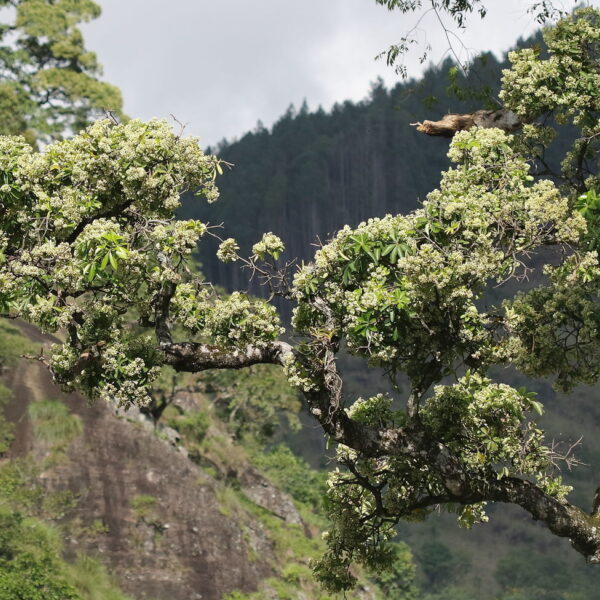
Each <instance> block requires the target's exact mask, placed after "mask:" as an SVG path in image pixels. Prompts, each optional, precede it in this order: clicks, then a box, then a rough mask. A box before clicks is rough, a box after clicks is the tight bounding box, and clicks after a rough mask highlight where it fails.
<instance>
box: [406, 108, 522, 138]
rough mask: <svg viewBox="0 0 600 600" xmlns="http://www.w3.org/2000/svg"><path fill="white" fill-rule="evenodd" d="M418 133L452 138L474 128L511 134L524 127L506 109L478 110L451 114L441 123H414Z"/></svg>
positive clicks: (445, 116)
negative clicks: (496, 129) (492, 128)
mask: <svg viewBox="0 0 600 600" xmlns="http://www.w3.org/2000/svg"><path fill="white" fill-rule="evenodd" d="M413 125H416V127H417V131H420V132H422V133H425V134H427V135H435V136H442V137H452V136H453V135H454V134H455V133H456V132H458V131H463V130H465V129H471V128H472V127H483V128H486V129H489V128H490V127H497V128H498V129H502V130H503V131H506V132H510V131H514V130H515V129H518V128H519V127H521V125H523V123H522V122H521V120H520V119H519V117H517V115H515V113H513V112H512V111H510V110H508V109H506V108H500V109H498V110H477V111H475V112H473V113H470V114H462V115H460V114H455V113H450V114H447V115H444V116H443V117H442V118H441V119H440V120H439V121H423V122H422V123H413Z"/></svg>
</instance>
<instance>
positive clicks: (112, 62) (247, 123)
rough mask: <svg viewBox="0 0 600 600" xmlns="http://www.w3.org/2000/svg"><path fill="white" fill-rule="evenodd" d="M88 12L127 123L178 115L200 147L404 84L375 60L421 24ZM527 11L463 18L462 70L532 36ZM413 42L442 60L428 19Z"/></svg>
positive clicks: (272, 2) (281, 10)
mask: <svg viewBox="0 0 600 600" xmlns="http://www.w3.org/2000/svg"><path fill="white" fill-rule="evenodd" d="M96 1H97V2H98V3H99V4H100V5H101V6H102V10H103V12H102V16H101V17H100V18H99V19H97V20H95V21H93V22H91V23H89V24H86V25H85V26H84V27H83V31H84V36H85V39H86V43H87V46H88V48H89V49H91V50H94V51H95V52H96V53H97V54H98V57H99V59H100V62H101V63H102V64H103V65H104V78H105V79H106V80H107V81H109V82H111V83H114V84H116V85H117V86H119V87H120V88H121V90H122V92H123V96H124V101H125V112H126V113H127V114H128V115H129V116H131V117H136V118H141V119H149V118H151V117H159V118H166V119H170V118H171V117H170V115H174V116H175V117H176V118H177V119H178V120H179V121H181V122H182V123H186V124H187V125H186V132H187V133H188V134H190V135H195V136H198V137H199V138H200V141H201V143H202V144H203V145H204V146H207V145H214V144H216V143H217V142H219V141H220V140H222V139H224V138H227V139H229V140H233V139H235V138H238V137H240V136H241V135H243V134H244V133H245V132H247V131H249V130H251V129H253V128H254V127H255V126H256V123H257V121H258V120H260V121H262V123H263V124H264V125H265V126H267V127H268V126H270V125H272V124H273V122H275V121H276V120H277V118H278V117H279V116H280V115H282V114H283V113H284V112H285V110H286V109H287V107H288V106H289V105H290V104H291V103H293V104H294V105H295V106H296V107H298V106H300V105H301V104H302V102H303V101H304V100H306V101H307V103H308V106H309V108H310V109H311V110H314V109H316V108H318V106H322V107H323V108H325V109H329V108H331V106H332V105H333V104H334V103H335V102H336V101H337V102H342V101H344V100H346V99H350V100H355V101H358V100H362V99H363V98H365V97H366V96H367V94H368V92H369V89H370V84H371V82H374V81H375V80H376V79H377V78H378V77H381V78H382V79H383V80H384V81H385V83H386V85H388V86H393V85H394V84H395V83H397V82H398V81H400V76H399V75H397V74H396V73H395V72H394V69H393V68H391V67H388V66H386V64H385V61H383V60H379V61H376V60H375V56H376V55H377V54H378V53H380V52H381V51H383V50H385V49H386V48H387V47H388V46H389V45H390V44H392V43H394V42H396V41H398V40H399V39H400V37H401V36H402V35H403V34H404V33H406V32H407V31H408V30H409V29H411V28H412V27H413V26H414V25H415V24H416V22H417V20H418V15H414V14H410V15H403V14H401V13H399V12H397V11H395V12H389V11H388V10H387V9H386V8H385V7H382V6H379V5H377V4H376V3H375V1H374V0H210V1H209V0H169V2H165V1H164V0H160V1H159V0H96ZM532 3H533V2H531V1H527V0H488V2H487V3H486V4H487V6H488V9H489V10H488V15H487V17H486V19H485V20H483V21H481V20H480V19H479V18H478V17H476V16H471V17H470V20H469V22H468V24H469V26H468V27H467V29H466V31H465V32H463V33H461V32H459V37H460V42H458V41H456V42H455V43H454V44H453V45H454V46H455V48H456V49H457V51H460V52H461V53H462V54H461V60H464V58H465V57H466V53H465V52H466V51H465V50H464V49H462V48H463V46H464V48H466V49H467V51H470V52H474V51H483V50H492V51H494V52H496V53H501V52H504V51H505V50H507V49H508V48H510V47H511V46H512V45H513V44H514V42H515V41H516V39H517V38H518V37H520V36H523V37H524V36H527V35H529V34H530V33H532V32H533V31H534V30H535V28H536V24H535V22H534V21H533V18H532V16H531V15H530V14H528V13H527V7H528V6H530V5H531V4H532ZM589 3H591V4H593V5H598V4H599V3H600V0H598V1H592V2H589ZM558 4H559V5H561V4H562V5H563V6H565V7H568V8H571V7H572V5H573V3H572V2H571V1H570V0H562V2H561V1H560V0H559V1H558ZM447 21H448V25H450V22H449V20H448V19H447ZM417 35H418V37H419V39H420V41H421V43H422V44H424V43H429V44H431V45H432V47H433V50H432V52H431V53H430V58H431V59H433V62H438V61H439V60H441V59H442V58H443V53H444V52H445V51H446V49H447V48H448V44H447V42H446V40H445V37H444V31H443V29H442V28H441V27H440V26H439V24H438V23H437V22H436V20H435V15H433V14H428V15H426V16H425V17H424V19H423V21H422V22H421V23H420V25H419V28H418V29H417ZM418 55H419V52H418V51H415V52H413V54H412V56H411V58H410V59H409V60H407V62H406V64H407V67H408V70H409V74H410V75H411V76H415V77H416V76H418V75H419V74H420V73H421V72H422V70H423V69H424V68H425V66H426V65H421V64H419V61H418Z"/></svg>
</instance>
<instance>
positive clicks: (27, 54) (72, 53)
mask: <svg viewBox="0 0 600 600" xmlns="http://www.w3.org/2000/svg"><path fill="white" fill-rule="evenodd" d="M0 8H3V9H4V11H5V12H4V14H5V15H10V16H11V17H12V19H10V20H9V19H6V21H5V22H4V23H2V24H1V25H0V41H1V44H2V45H0V131H2V132H3V133H5V134H24V135H25V136H26V137H27V139H28V140H29V141H31V142H33V141H34V140H35V139H40V140H42V141H48V140H50V139H55V138H58V137H60V135H61V134H63V133H64V132H65V131H71V132H73V131H79V130H80V129H81V128H83V127H85V126H86V125H87V124H88V123H89V122H90V120H92V118H93V117H94V115H96V117H97V115H98V113H99V112H101V111H107V110H111V111H114V112H115V113H116V114H117V115H121V107H122V100H121V93H120V92H119V90H118V88H116V87H115V86H113V85H110V84H108V83H104V82H101V81H99V80H98V76H99V75H100V74H101V67H100V65H99V64H98V61H97V59H96V55H95V54H94V53H93V52H89V51H88V50H86V48H85V46H84V42H83V36H82V35H81V31H80V30H79V29H78V27H77V25H78V24H79V23H81V22H85V21H89V20H91V19H94V18H96V17H98V16H99V15H100V7H99V6H98V5H97V4H96V3H95V2H92V0H0ZM9 8H10V9H12V10H10V11H9V12H8V11H7V9H9Z"/></svg>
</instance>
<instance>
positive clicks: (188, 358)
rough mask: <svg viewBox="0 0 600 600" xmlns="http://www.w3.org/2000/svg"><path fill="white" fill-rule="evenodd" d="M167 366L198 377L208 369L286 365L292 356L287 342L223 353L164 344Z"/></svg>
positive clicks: (209, 347)
mask: <svg viewBox="0 0 600 600" xmlns="http://www.w3.org/2000/svg"><path fill="white" fill-rule="evenodd" d="M160 349H161V350H162V351H163V352H164V355H165V362H166V364H168V365H170V366H172V367H173V368H174V369H175V370H176V371H185V372H188V373H199V372H200V371H206V370H208V369H243V368H245V367H250V366H252V365H258V364H271V365H283V364H284V358H285V357H286V356H287V355H289V354H293V352H294V351H293V348H292V346H290V345H289V344H287V343H286V342H271V343H270V344H266V345H264V346H248V347H246V348H234V349H223V348H219V347H218V346H213V345H211V344H199V343H195V342H178V343H166V344H161V345H160Z"/></svg>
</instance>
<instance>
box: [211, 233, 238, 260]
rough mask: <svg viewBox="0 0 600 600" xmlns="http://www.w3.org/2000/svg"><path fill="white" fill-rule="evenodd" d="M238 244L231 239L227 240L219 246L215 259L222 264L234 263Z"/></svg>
mask: <svg viewBox="0 0 600 600" xmlns="http://www.w3.org/2000/svg"><path fill="white" fill-rule="evenodd" d="M239 249H240V247H239V245H238V243H237V242H236V241H235V240H234V239H233V238H227V239H226V240H223V241H222V242H221V243H220V244H219V248H218V250H217V258H218V259H219V260H220V261H223V262H224V263H228V262H234V261H236V260H237V259H238V258H239V257H238V250H239Z"/></svg>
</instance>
